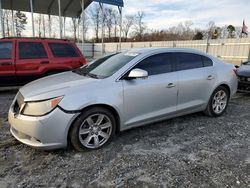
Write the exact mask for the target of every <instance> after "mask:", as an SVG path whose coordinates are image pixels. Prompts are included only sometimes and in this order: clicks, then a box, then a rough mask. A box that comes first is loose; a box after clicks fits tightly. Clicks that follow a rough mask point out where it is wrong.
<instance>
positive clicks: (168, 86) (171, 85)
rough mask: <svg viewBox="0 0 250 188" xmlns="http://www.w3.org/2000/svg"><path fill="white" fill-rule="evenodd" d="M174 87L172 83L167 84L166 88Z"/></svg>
mask: <svg viewBox="0 0 250 188" xmlns="http://www.w3.org/2000/svg"><path fill="white" fill-rule="evenodd" d="M173 87H175V85H174V84H173V83H169V84H168V85H167V87H166V88H173Z"/></svg>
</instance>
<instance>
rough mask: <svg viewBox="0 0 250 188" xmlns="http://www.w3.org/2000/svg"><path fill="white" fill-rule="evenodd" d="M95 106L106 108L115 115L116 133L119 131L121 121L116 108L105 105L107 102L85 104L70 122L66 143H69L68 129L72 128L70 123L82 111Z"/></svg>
mask: <svg viewBox="0 0 250 188" xmlns="http://www.w3.org/2000/svg"><path fill="white" fill-rule="evenodd" d="M95 107H100V108H105V109H107V110H109V111H110V112H111V113H112V114H113V115H114V117H115V121H116V131H115V132H116V133H118V132H120V124H121V121H120V115H119V113H118V112H117V110H116V109H115V108H114V107H112V106H110V105H107V104H92V105H89V106H86V107H84V108H82V109H81V110H79V112H80V114H79V115H77V116H76V117H75V118H74V120H73V121H72V122H71V124H70V126H69V128H68V130H67V141H68V144H69V143H70V142H69V133H70V130H71V128H72V125H73V124H74V123H75V121H76V120H77V118H78V117H79V116H80V115H81V114H82V113H83V112H84V111H87V110H88V109H91V108H95Z"/></svg>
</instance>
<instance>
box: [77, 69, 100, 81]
mask: <svg viewBox="0 0 250 188" xmlns="http://www.w3.org/2000/svg"><path fill="white" fill-rule="evenodd" d="M72 72H74V73H76V74H79V75H82V76H88V77H91V78H95V79H102V78H104V77H102V76H99V75H96V74H92V73H87V72H82V71H81V70H80V69H77V70H73V71H72Z"/></svg>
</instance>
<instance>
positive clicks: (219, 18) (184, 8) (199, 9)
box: [24, 0, 250, 36]
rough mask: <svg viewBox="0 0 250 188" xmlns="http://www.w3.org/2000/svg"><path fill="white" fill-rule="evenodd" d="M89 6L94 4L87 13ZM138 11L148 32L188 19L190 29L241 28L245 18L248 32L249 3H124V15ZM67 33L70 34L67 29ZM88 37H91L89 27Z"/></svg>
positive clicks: (144, 0) (241, 0)
mask: <svg viewBox="0 0 250 188" xmlns="http://www.w3.org/2000/svg"><path fill="white" fill-rule="evenodd" d="M91 6H94V3H92V5H90V7H88V8H87V10H89V9H91ZM105 6H110V5H105ZM114 8H115V7H114ZM138 11H143V12H144V13H145V18H144V22H145V24H146V25H147V27H148V28H149V29H159V30H160V29H167V28H169V27H171V26H177V25H178V24H179V23H180V22H185V21H187V20H188V21H192V22H193V26H192V27H193V28H202V29H204V28H206V26H207V24H208V22H209V21H214V22H215V24H216V25H217V26H225V25H230V24H232V25H234V26H242V22H243V19H245V22H246V25H247V26H248V27H249V30H250V0H124V9H123V15H126V14H136V13H137V12H138ZM27 15H28V18H29V19H28V26H27V31H26V32H24V34H25V35H26V36H27V35H28V36H29V35H31V19H30V14H27ZM69 22H70V19H68V23H69ZM249 30H248V31H249ZM68 34H70V35H71V34H72V33H71V32H70V30H68ZM88 36H93V30H92V29H91V28H90V29H89V30H88Z"/></svg>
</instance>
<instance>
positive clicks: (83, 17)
mask: <svg viewBox="0 0 250 188" xmlns="http://www.w3.org/2000/svg"><path fill="white" fill-rule="evenodd" d="M84 21H85V11H84V0H82V53H83V51H84V28H85V26H84V25H85V24H84ZM79 29H80V25H79Z"/></svg>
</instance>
